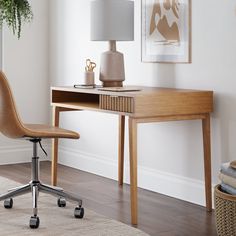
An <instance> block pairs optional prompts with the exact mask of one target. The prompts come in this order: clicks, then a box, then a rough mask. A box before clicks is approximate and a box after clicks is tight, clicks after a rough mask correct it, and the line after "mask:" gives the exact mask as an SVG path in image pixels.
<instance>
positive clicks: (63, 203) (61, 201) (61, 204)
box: [57, 197, 66, 207]
mask: <svg viewBox="0 0 236 236" xmlns="http://www.w3.org/2000/svg"><path fill="white" fill-rule="evenodd" d="M57 205H58V206H59V207H65V206H66V199H65V198H63V197H59V198H58V199H57Z"/></svg>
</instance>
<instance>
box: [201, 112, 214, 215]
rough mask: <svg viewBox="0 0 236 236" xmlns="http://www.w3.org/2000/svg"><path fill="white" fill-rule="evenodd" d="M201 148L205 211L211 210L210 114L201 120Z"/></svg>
mask: <svg viewBox="0 0 236 236" xmlns="http://www.w3.org/2000/svg"><path fill="white" fill-rule="evenodd" d="M202 130H203V148H204V170H205V194H206V208H207V211H211V210H212V193H211V192H212V191H211V131H210V115H209V114H207V115H206V118H205V119H203V120H202Z"/></svg>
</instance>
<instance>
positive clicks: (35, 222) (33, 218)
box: [29, 216, 40, 229]
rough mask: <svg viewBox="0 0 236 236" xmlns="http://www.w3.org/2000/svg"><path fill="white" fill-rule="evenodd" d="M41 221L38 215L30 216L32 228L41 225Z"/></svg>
mask: <svg viewBox="0 0 236 236" xmlns="http://www.w3.org/2000/svg"><path fill="white" fill-rule="evenodd" d="M39 223H40V220H39V217H38V216H31V217H30V222H29V226H30V228H31V229H37V228H38V227H39Z"/></svg>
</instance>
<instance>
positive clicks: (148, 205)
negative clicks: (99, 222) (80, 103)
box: [0, 162, 217, 236]
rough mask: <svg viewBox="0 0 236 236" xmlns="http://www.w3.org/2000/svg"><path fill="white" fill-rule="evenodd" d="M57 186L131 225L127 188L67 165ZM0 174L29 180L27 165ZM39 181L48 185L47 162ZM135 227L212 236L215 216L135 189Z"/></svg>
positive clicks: (161, 234) (177, 235)
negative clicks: (137, 221)
mask: <svg viewBox="0 0 236 236" xmlns="http://www.w3.org/2000/svg"><path fill="white" fill-rule="evenodd" d="M58 174H59V178H58V185H59V186H60V187H63V188H65V189H66V190H68V191H70V192H74V193H77V194H78V193H79V195H80V196H81V197H82V199H83V204H84V207H85V208H89V209H91V210H93V211H95V212H97V213H100V214H103V215H105V216H107V217H110V218H113V219H115V220H119V221H121V222H123V223H126V224H130V204H129V186H128V185H124V186H123V187H122V188H121V187H119V186H118V184H117V182H116V181H113V180H109V179H106V178H103V177H100V176H97V175H93V174H89V173H86V172H83V171H79V170H76V169H73V168H69V167H66V166H62V165H60V166H59V169H58ZM0 175H1V176H3V177H6V178H9V179H12V180H15V181H18V182H20V183H27V182H28V181H29V178H30V164H17V165H4V166H0ZM41 181H42V182H44V183H48V184H50V162H42V163H41ZM138 201H139V218H138V220H139V224H138V226H137V228H139V229H141V230H143V231H145V232H146V233H148V234H150V235H155V236H195V235H196V236H213V235H214V236H215V235H217V234H216V230H215V222H214V213H207V212H206V211H205V208H204V207H201V206H197V205H194V204H191V203H187V202H184V201H180V200H177V199H174V198H171V197H167V196H164V195H161V194H157V193H153V192H150V191H146V190H143V189H139V190H138Z"/></svg>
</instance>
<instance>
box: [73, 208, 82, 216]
mask: <svg viewBox="0 0 236 236" xmlns="http://www.w3.org/2000/svg"><path fill="white" fill-rule="evenodd" d="M74 216H75V218H80V219H82V218H83V217H84V208H83V207H76V208H75V211H74Z"/></svg>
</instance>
